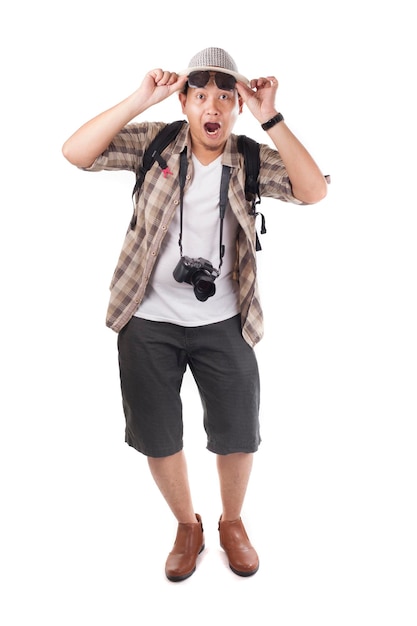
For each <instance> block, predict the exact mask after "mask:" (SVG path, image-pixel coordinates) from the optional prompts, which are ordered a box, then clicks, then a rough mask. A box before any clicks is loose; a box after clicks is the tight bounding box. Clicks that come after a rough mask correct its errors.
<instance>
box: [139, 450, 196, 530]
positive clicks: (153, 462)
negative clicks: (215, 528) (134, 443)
mask: <svg viewBox="0 0 417 626" xmlns="http://www.w3.org/2000/svg"><path fill="white" fill-rule="evenodd" d="M148 464H149V468H150V470H151V474H152V476H153V479H154V481H155V482H156V484H157V486H158V488H159V490H160V492H161V494H162V495H163V497H164V498H165V500H166V502H167V504H168V506H169V508H170V509H171V511H172V512H173V514H174V516H175V517H176V519H177V521H178V523H183V524H190V523H194V524H195V522H196V517H195V511H194V507H193V503H192V499H191V492H190V485H189V482H188V471H187V462H186V459H185V455H184V452H183V451H182V450H181V452H177V453H176V454H173V455H171V456H165V457H162V458H154V457H148Z"/></svg>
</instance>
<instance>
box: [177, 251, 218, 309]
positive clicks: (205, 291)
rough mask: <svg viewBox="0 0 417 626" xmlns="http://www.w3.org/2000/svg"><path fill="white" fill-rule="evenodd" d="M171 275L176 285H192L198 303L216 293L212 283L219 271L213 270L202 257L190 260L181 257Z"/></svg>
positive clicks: (186, 257)
mask: <svg viewBox="0 0 417 626" xmlns="http://www.w3.org/2000/svg"><path fill="white" fill-rule="evenodd" d="M173 275H174V278H175V280H176V281H177V282H178V283H188V284H189V285H193V287H194V294H195V297H196V298H197V300H200V302H205V301H206V300H207V299H208V298H210V296H214V294H215V293H216V286H215V284H214V281H215V280H216V278H217V276H218V275H219V271H218V270H216V269H214V267H213V266H212V264H211V263H210V261H207V260H206V259H203V258H202V257H199V258H198V259H192V258H191V257H189V256H182V257H181V258H180V260H179V261H178V264H177V266H176V268H175V269H174V271H173Z"/></svg>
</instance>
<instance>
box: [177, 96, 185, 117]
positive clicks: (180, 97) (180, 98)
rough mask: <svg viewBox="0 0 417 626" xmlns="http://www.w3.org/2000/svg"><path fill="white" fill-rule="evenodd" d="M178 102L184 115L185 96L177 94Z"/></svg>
mask: <svg viewBox="0 0 417 626" xmlns="http://www.w3.org/2000/svg"><path fill="white" fill-rule="evenodd" d="M178 98H179V101H180V102H181V109H182V112H183V113H185V105H186V102H187V94H185V93H182V92H180V93H179V94H178Z"/></svg>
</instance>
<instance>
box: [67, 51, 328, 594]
mask: <svg viewBox="0 0 417 626" xmlns="http://www.w3.org/2000/svg"><path fill="white" fill-rule="evenodd" d="M277 88H278V81H277V80H276V78H275V77H273V76H266V77H261V78H257V79H253V80H251V81H249V80H248V79H247V78H245V77H244V76H243V75H242V74H240V73H239V72H238V70H237V66H236V64H235V62H234V60H233V59H232V58H231V56H230V55H229V54H228V53H227V52H226V51H225V50H223V49H221V48H207V49H205V50H202V51H201V52H199V53H197V54H196V55H195V56H194V57H193V58H192V59H191V61H190V64H189V67H188V68H187V69H186V70H184V71H183V72H179V73H175V72H170V71H164V70H162V69H154V70H152V71H150V72H148V74H147V75H146V76H145V78H144V80H143V82H142V84H141V85H140V87H139V88H138V89H137V90H136V91H135V92H134V93H133V94H131V95H130V96H128V97H127V98H126V99H125V100H123V101H122V102H120V103H119V104H116V105H115V106H114V107H112V108H110V109H109V110H107V111H104V112H103V113H101V114H100V115H98V116H97V117H95V118H93V119H92V120H90V121H89V122H87V123H86V124H85V125H83V126H82V127H81V128H80V129H79V130H78V131H76V132H75V133H74V134H73V135H72V136H71V137H70V138H69V139H68V140H67V141H66V143H65V144H64V146H63V154H64V156H65V157H66V158H67V159H68V160H69V161H70V162H71V163H73V164H74V165H76V166H78V167H80V168H84V169H86V170H90V171H98V170H120V169H125V170H130V171H132V172H136V171H137V169H138V167H139V166H140V164H141V159H142V156H143V153H144V151H145V149H146V147H147V146H148V145H149V144H150V142H151V140H152V139H153V138H154V137H155V136H156V135H157V133H158V131H159V130H160V129H161V128H162V127H163V126H164V125H165V124H162V123H146V122H135V123H133V122H132V120H133V119H134V118H136V117H137V116H139V115H141V114H143V113H144V112H145V111H146V110H148V109H149V108H150V107H151V106H153V105H155V104H157V103H158V102H161V101H162V100H164V99H165V98H168V97H169V96H171V95H172V94H174V93H179V100H180V103H181V107H182V112H183V114H184V116H185V117H186V118H187V120H188V123H186V124H184V126H183V128H182V129H181V130H180V132H179V134H178V136H177V137H176V139H175V140H174V141H173V142H172V144H171V145H170V146H169V147H168V149H167V151H166V152H165V153H164V154H165V156H166V158H167V167H166V168H164V171H163V172H162V171H161V170H160V169H159V168H158V167H157V166H155V167H154V168H153V169H152V170H151V171H150V172H149V173H148V175H147V177H146V179H145V182H144V184H143V187H142V189H141V191H140V192H139V193H137V194H136V195H135V213H134V218H133V219H132V223H131V226H130V228H129V230H128V232H127V234H126V239H125V242H124V246H123V249H122V252H121V255H120V258H119V262H118V265H117V267H116V270H115V273H114V276H113V280H112V284H111V297H110V303H109V310H108V316H107V325H108V326H109V327H110V328H112V329H113V330H115V331H116V332H117V333H118V349H119V365H120V378H121V390H122V398H123V407H124V413H125V417H126V441H127V443H128V444H129V445H131V446H133V447H134V448H136V449H137V450H138V451H139V452H141V453H142V454H144V455H146V457H147V459H148V463H149V468H150V471H151V473H152V476H153V478H154V480H155V482H156V484H157V486H158V488H159V490H160V492H161V494H162V495H163V497H164V498H165V500H166V502H167V504H168V506H169V507H170V509H171V511H172V513H173V514H174V516H175V518H176V520H177V521H178V530H177V535H176V539H175V543H174V546H173V549H172V551H171V552H170V554H169V555H168V558H167V561H166V565H165V573H166V576H167V578H168V579H169V580H171V581H174V582H177V581H181V580H185V579H186V578H188V577H189V576H191V574H193V572H194V571H195V569H196V563H197V558H198V555H199V553H200V552H201V551H202V550H203V549H204V531H203V525H202V520H201V517H200V515H198V514H196V513H195V509H194V506H193V501H192V496H191V493H190V487H189V482H188V475H187V465H186V459H185V455H184V451H183V439H182V434H183V425H182V408H181V397H180V389H181V383H182V378H183V375H184V372H185V370H186V368H187V367H189V368H190V371H191V372H192V374H193V376H194V379H195V381H196V384H197V386H198V390H199V393H200V396H201V401H202V405H203V409H204V428H205V430H206V433H207V449H208V450H210V451H211V452H213V453H215V454H216V455H217V457H216V458H217V469H218V477H219V484H220V494H221V500H222V512H221V516H220V520H219V539H220V544H221V546H222V548H223V549H224V551H225V552H226V555H227V558H228V561H229V565H230V568H231V569H232V570H233V572H235V573H236V574H238V575H239V576H250V575H252V574H255V573H256V572H257V570H258V567H259V558H258V555H257V553H256V550H255V549H254V547H253V546H252V544H251V542H250V540H249V538H248V536H247V534H246V531H245V528H244V525H243V522H242V520H241V510H242V506H243V502H244V498H245V493H246V490H247V485H248V481H249V477H250V474H251V469H252V462H253V454H254V452H256V450H257V449H258V446H259V443H260V440H261V439H260V429H259V379H258V368H257V362H256V357H255V354H254V350H253V348H254V346H255V345H256V343H257V342H258V341H259V340H260V339H261V337H262V334H263V323H262V311H261V307H260V303H259V294H258V286H257V280H256V261H255V255H256V247H255V239H256V231H255V224H254V221H255V217H254V216H253V214H251V211H250V208H251V207H250V203H249V202H248V201H247V200H246V199H245V193H244V180H245V172H244V165H243V158H242V157H241V155H240V154H239V152H238V150H237V147H236V146H237V137H236V135H234V134H233V133H232V130H233V127H234V124H235V122H236V120H237V118H238V116H239V115H240V114H241V112H242V109H243V106H244V105H245V106H246V107H247V109H248V110H249V111H250V112H251V113H252V115H254V117H255V118H256V119H257V120H258V122H259V123H260V124H262V125H263V128H264V130H265V132H266V133H267V134H268V136H269V139H270V140H271V141H272V142H273V143H274V145H275V147H276V149H272V148H271V147H270V146H268V145H266V144H265V145H262V146H261V151H260V160H261V166H260V190H261V195H264V196H269V197H274V198H277V199H278V200H281V201H285V202H293V203H295V204H311V203H315V202H318V201H320V200H321V199H322V198H324V197H325V195H326V193H327V185H326V180H325V178H324V176H323V175H322V173H321V172H320V170H319V168H318V167H317V165H316V163H315V162H314V160H313V159H312V157H311V156H310V154H309V153H308V152H307V150H306V149H305V148H304V147H303V145H302V144H301V143H300V142H299V141H298V139H297V138H296V137H295V136H294V135H293V133H292V132H291V131H290V129H289V128H288V126H287V125H286V124H285V121H284V118H283V116H282V115H281V114H280V113H279V112H278V110H277V108H276V106H275V96H276V92H277ZM181 181H182V183H183V188H182V187H181V186H180V184H179V183H180V182H181ZM221 188H222V189H223V192H222V193H223V198H222V196H221V192H220V189H221ZM225 189H226V191H224V190H225ZM225 194H226V203H225V198H224V196H225ZM225 204H227V208H226V207H225ZM219 205H220V208H221V207H223V209H222V212H219Z"/></svg>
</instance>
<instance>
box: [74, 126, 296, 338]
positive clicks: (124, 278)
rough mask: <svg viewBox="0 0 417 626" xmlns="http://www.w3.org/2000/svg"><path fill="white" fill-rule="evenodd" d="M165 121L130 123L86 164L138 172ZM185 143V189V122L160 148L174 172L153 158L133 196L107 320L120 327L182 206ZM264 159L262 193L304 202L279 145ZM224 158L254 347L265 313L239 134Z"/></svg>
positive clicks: (246, 333) (246, 332) (244, 314)
mask: <svg viewBox="0 0 417 626" xmlns="http://www.w3.org/2000/svg"><path fill="white" fill-rule="evenodd" d="M163 126H165V123H162V122H152V123H131V124H128V125H127V126H126V127H125V128H124V129H122V130H121V131H120V132H119V133H118V134H117V135H116V137H114V139H113V141H112V142H111V144H110V145H109V147H108V148H107V149H106V150H105V152H103V154H102V155H100V156H99V157H97V159H96V160H95V162H94V163H93V164H92V165H91V166H90V167H89V168H84V169H86V170H88V171H95V172H97V171H100V170H130V171H132V172H136V171H137V169H138V168H139V166H140V165H141V162H142V157H143V153H144V151H145V150H146V148H147V146H148V145H149V144H150V142H151V141H152V139H153V138H154V137H155V136H156V135H157V133H158V131H159V130H160V129H161V128H162V127H163ZM185 146H187V155H188V173H187V180H186V185H185V193H186V191H187V188H188V186H189V184H190V181H191V179H192V175H193V166H192V160H191V140H190V135H189V125H188V124H184V126H183V128H182V129H181V130H180V132H179V134H178V135H177V137H176V139H175V140H174V141H173V142H172V143H171V144H170V145H169V146H168V148H166V150H164V151H163V152H162V154H163V156H164V158H165V159H166V161H167V163H168V166H169V169H170V172H171V173H170V174H168V175H167V176H164V174H163V173H162V171H161V169H160V167H159V166H158V163H155V164H154V165H153V166H152V168H151V169H150V171H149V172H148V174H147V175H146V177H145V181H144V183H143V185H142V189H141V190H140V192H139V193H137V194H136V195H135V198H134V205H135V209H134V210H135V217H136V225H135V227H134V228H130V227H129V229H128V231H127V233H126V237H125V241H124V244H123V248H122V251H121V253H120V257H119V261H118V263H117V266H116V269H115V272H114V275H113V279H112V281H111V285H110V291H111V295H110V302H109V307H108V311H107V318H106V324H107V326H109V327H110V328H111V329H113V330H114V331H116V332H119V331H120V330H121V329H122V328H123V326H125V324H126V323H127V322H128V321H129V320H130V318H131V317H132V316H133V315H134V313H135V311H136V310H137V308H138V306H139V304H140V303H141V301H142V299H143V297H144V295H145V290H146V286H147V284H148V282H149V278H150V276H151V274H152V269H153V267H154V264H155V261H156V258H157V256H158V253H159V251H160V249H161V244H162V241H163V239H164V237H165V235H166V233H167V231H168V228H169V225H170V222H171V220H172V217H173V215H174V213H175V211H176V210H177V209H178V208H179V204H180V190H179V183H178V176H179V162H180V153H181V151H182V150H183V148H184V147H185ZM260 160H261V169H260V181H259V182H260V193H261V196H264V197H271V198H276V199H278V200H281V201H284V202H293V203H295V204H303V203H302V202H300V201H299V200H297V199H296V198H294V196H293V194H292V189H291V184H290V181H289V178H288V174H287V172H286V169H285V167H284V164H283V162H282V160H281V157H280V155H279V153H278V152H277V150H274V149H272V148H270V147H269V146H267V145H265V144H261V147H260ZM222 163H223V165H227V166H229V167H231V168H232V174H231V178H230V186H229V206H230V209H231V210H232V211H233V213H234V214H235V216H236V218H237V220H238V223H239V225H240V229H239V234H238V239H237V242H236V246H237V247H236V253H237V254H236V265H235V272H234V278H235V279H236V280H238V282H239V298H240V310H241V320H242V335H243V337H244V339H245V340H246V341H247V343H248V344H249V345H251V346H255V344H257V343H258V341H260V339H262V336H263V314H262V308H261V304H260V300H259V292H258V284H257V279H256V230H255V217H254V216H253V215H251V214H250V211H251V208H252V206H251V203H250V202H248V201H247V200H246V199H245V191H244V185H245V172H244V161H243V156H242V155H241V154H240V153H239V152H238V149H237V135H233V134H232V135H231V136H230V137H229V139H228V140H227V143H226V146H225V150H224V152H223V156H222Z"/></svg>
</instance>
